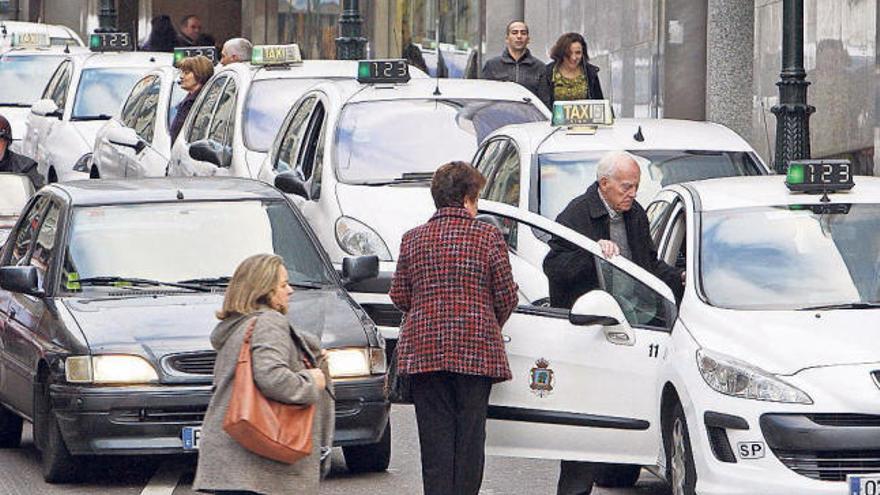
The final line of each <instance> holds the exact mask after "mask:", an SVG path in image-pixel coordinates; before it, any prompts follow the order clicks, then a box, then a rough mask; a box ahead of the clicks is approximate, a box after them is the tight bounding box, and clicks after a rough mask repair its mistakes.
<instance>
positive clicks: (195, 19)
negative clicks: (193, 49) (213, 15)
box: [178, 14, 202, 46]
mask: <svg viewBox="0 0 880 495" xmlns="http://www.w3.org/2000/svg"><path fill="white" fill-rule="evenodd" d="M179 29H180V37H179V38H178V46H199V44H198V43H197V41H199V36H200V35H201V34H202V20H201V19H199V16H197V15H195V14H187V15H185V16H183V17H182V18H181V19H180V24H179Z"/></svg>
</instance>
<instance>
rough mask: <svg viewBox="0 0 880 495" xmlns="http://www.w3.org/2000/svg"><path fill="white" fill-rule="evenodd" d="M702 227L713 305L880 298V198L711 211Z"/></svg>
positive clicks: (784, 305) (703, 268) (802, 304)
mask: <svg viewBox="0 0 880 495" xmlns="http://www.w3.org/2000/svg"><path fill="white" fill-rule="evenodd" d="M702 229H703V231H702V242H701V246H700V275H701V278H702V282H703V290H704V292H705V295H706V298H707V299H708V301H709V303H710V304H712V305H714V306H719V307H723V308H732V309H780V310H782V309H806V308H816V307H821V306H827V305H847V304H857V303H866V304H871V303H880V204H853V205H846V204H837V205H812V206H776V207H761V208H748V209H734V210H722V211H712V212H705V213H703V214H702Z"/></svg>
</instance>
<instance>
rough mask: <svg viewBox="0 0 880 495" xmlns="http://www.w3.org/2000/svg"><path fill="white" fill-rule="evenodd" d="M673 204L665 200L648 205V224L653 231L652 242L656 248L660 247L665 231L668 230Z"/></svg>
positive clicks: (646, 211)
mask: <svg viewBox="0 0 880 495" xmlns="http://www.w3.org/2000/svg"><path fill="white" fill-rule="evenodd" d="M670 206H671V203H670V202H669V201H665V200H657V201H654V202H653V203H651V204H650V205H648V208H647V209H646V210H645V213H646V214H647V215H648V224H649V225H650V230H651V240H652V241H654V248H655V249H656V248H659V247H660V238H661V237H662V236H663V231H664V230H666V229H665V227H666V221H667V220H668V219H669V213H670V211H671V210H670V208H669V207H670Z"/></svg>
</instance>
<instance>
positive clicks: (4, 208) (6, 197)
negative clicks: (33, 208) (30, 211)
mask: <svg viewBox="0 0 880 495" xmlns="http://www.w3.org/2000/svg"><path fill="white" fill-rule="evenodd" d="M33 194H34V188H33V186H32V185H31V181H30V179H28V178H27V176H24V175H17V174H0V216H8V215H18V213H19V212H20V211H21V209H22V208H24V205H25V203H27V201H28V199H30V197H31V196H33Z"/></svg>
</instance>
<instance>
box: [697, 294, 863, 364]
mask: <svg viewBox="0 0 880 495" xmlns="http://www.w3.org/2000/svg"><path fill="white" fill-rule="evenodd" d="M681 318H682V321H683V322H684V324H685V326H686V327H687V328H688V330H689V331H690V333H691V335H693V337H694V339H695V340H696V341H697V343H698V344H699V345H700V346H701V347H704V348H706V349H708V350H711V351H716V352H720V353H722V354H726V355H728V356H732V357H735V358H737V359H739V360H741V361H745V362H748V363H750V364H752V365H754V366H757V367H759V368H761V369H763V370H765V371H769V372H771V373H774V374H778V375H793V374H795V373H797V372H798V371H801V370H803V369H806V368H812V367H816V366H836V365H846V364H857V363H868V362H876V361H877V356H880V309H864V310H834V311H734V310H728V309H719V308H706V307H705V306H704V307H702V308H701V310H700V311H699V312H683V313H682V315H681Z"/></svg>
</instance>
